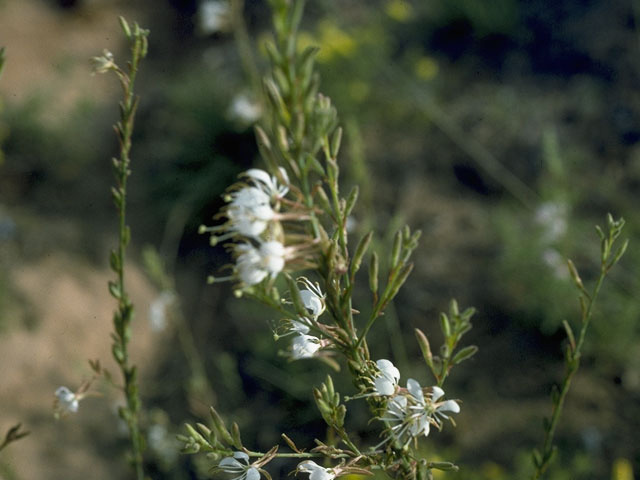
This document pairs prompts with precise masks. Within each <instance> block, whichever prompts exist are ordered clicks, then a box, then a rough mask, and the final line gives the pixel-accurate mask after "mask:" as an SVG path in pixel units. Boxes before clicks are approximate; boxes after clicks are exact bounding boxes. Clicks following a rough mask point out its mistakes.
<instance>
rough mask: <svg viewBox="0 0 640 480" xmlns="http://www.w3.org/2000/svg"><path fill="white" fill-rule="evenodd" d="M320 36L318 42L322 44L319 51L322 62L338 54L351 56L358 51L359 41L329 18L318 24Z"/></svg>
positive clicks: (319, 58) (319, 59)
mask: <svg viewBox="0 0 640 480" xmlns="http://www.w3.org/2000/svg"><path fill="white" fill-rule="evenodd" d="M318 36H319V38H318V40H319V42H318V43H319V44H320V45H322V49H321V50H320V52H319V53H318V61H320V62H328V61H330V60H332V59H333V58H334V57H336V56H342V57H350V56H351V55H353V54H354V53H355V51H356V47H357V43H356V41H355V40H354V39H353V37H351V36H350V35H349V34H348V33H346V32H344V31H343V30H340V29H339V28H338V27H337V26H336V25H335V24H334V23H333V22H331V21H329V20H322V21H321V22H320V23H319V24H318Z"/></svg>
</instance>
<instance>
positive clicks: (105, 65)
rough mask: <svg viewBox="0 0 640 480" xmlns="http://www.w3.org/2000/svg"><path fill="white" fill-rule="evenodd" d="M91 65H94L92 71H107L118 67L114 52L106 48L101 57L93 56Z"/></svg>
mask: <svg viewBox="0 0 640 480" xmlns="http://www.w3.org/2000/svg"><path fill="white" fill-rule="evenodd" d="M90 61H91V66H92V67H93V69H92V73H93V74H96V73H106V72H108V71H109V70H113V69H115V68H116V64H115V62H114V61H113V53H111V52H110V51H109V50H107V49H104V50H103V51H102V56H101V57H92V58H91V60H90Z"/></svg>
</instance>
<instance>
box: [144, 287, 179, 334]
mask: <svg viewBox="0 0 640 480" xmlns="http://www.w3.org/2000/svg"><path fill="white" fill-rule="evenodd" d="M174 300H175V295H174V294H173V292H171V291H169V290H165V291H163V292H161V293H160V295H158V296H157V297H156V298H154V299H153V301H152V302H151V305H150V306H149V324H150V325H151V330H153V331H154V332H161V331H163V330H164V329H165V328H167V312H168V310H169V308H170V307H171V305H172V304H173V302H174Z"/></svg>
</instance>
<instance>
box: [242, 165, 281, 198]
mask: <svg viewBox="0 0 640 480" xmlns="http://www.w3.org/2000/svg"><path fill="white" fill-rule="evenodd" d="M278 172H279V173H280V177H281V178H282V180H283V181H284V183H285V184H284V185H280V184H279V183H278V178H277V177H276V176H275V175H274V176H269V174H268V173H267V172H265V171H264V170H262V169H260V168H250V169H249V170H247V171H246V172H244V174H243V175H244V176H246V177H249V179H250V180H251V181H252V182H253V183H254V185H255V186H256V187H258V188H259V189H260V190H262V191H263V192H265V193H266V194H267V195H269V197H271V198H272V199H278V198H282V197H284V196H285V195H286V194H287V192H288V191H289V176H288V175H287V172H286V170H285V169H284V168H282V167H280V168H279V169H278Z"/></svg>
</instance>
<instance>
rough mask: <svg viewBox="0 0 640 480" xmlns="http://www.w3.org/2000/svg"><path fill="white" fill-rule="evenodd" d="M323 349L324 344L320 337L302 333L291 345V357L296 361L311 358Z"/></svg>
mask: <svg viewBox="0 0 640 480" xmlns="http://www.w3.org/2000/svg"><path fill="white" fill-rule="evenodd" d="M320 347H322V342H321V341H320V339H319V338H318V337H314V336H313V335H306V334H304V333H301V334H300V335H297V336H296V337H295V338H294V339H293V342H292V343H291V357H292V358H293V359H294V360H300V359H301V358H311V357H313V356H314V355H315V354H316V352H317V351H318V350H319V349H320Z"/></svg>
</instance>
